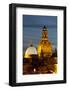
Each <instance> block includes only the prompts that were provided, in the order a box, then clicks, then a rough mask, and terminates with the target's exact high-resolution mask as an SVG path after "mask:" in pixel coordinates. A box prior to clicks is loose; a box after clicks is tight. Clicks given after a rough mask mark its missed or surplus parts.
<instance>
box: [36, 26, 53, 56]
mask: <svg viewBox="0 0 68 90" xmlns="http://www.w3.org/2000/svg"><path fill="white" fill-rule="evenodd" d="M42 53H43V55H42ZM41 55H42V56H43V57H50V56H51V55H52V44H51V43H50V42H49V40H48V28H47V27H46V26H44V27H43V29H42V35H41V40H40V42H39V44H38V56H39V57H41Z"/></svg>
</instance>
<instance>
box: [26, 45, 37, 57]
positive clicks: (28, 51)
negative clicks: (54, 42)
mask: <svg viewBox="0 0 68 90" xmlns="http://www.w3.org/2000/svg"><path fill="white" fill-rule="evenodd" d="M33 54H34V55H37V50H36V48H35V47H33V46H30V47H28V48H27V49H26V51H25V58H30V55H33Z"/></svg>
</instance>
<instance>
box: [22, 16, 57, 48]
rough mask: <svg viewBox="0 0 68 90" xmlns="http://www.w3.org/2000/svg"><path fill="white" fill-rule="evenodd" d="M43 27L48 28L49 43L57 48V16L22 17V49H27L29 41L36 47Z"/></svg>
mask: <svg viewBox="0 0 68 90" xmlns="http://www.w3.org/2000/svg"><path fill="white" fill-rule="evenodd" d="M44 25H46V26H47V27H48V38H49V41H50V42H51V43H52V44H53V47H56V48H57V16H35V15H34V16H33V15H23V37H24V39H23V44H24V49H26V48H27V47H29V44H30V41H32V42H33V45H34V46H35V47H37V45H38V43H39V41H40V38H41V32H42V28H43V26H44Z"/></svg>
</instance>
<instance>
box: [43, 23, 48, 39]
mask: <svg viewBox="0 0 68 90" xmlns="http://www.w3.org/2000/svg"><path fill="white" fill-rule="evenodd" d="M42 40H48V28H47V27H46V26H45V25H44V27H43V30H42Z"/></svg>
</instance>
